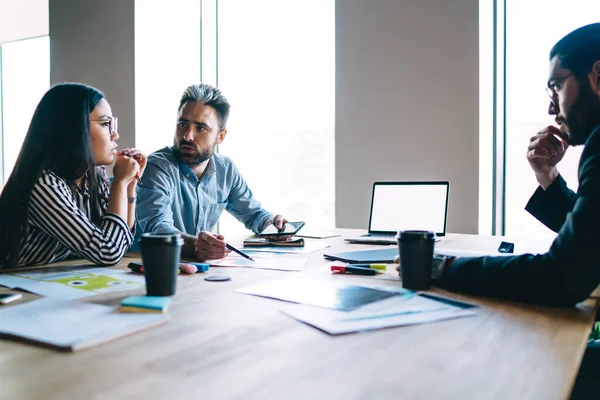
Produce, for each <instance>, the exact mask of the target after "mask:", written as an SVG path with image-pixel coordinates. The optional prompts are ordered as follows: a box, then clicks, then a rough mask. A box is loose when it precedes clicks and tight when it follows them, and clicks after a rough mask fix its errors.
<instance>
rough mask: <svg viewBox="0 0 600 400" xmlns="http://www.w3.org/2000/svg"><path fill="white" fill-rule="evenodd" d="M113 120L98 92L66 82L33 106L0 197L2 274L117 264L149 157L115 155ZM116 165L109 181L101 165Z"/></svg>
mask: <svg viewBox="0 0 600 400" xmlns="http://www.w3.org/2000/svg"><path fill="white" fill-rule="evenodd" d="M118 138H119V134H118V132H117V118H116V117H113V115H112V111H111V108H110V105H109V104H108V102H107V101H106V99H105V98H104V95H103V94H102V93H101V92H100V91H98V90H97V89H95V88H93V87H90V86H86V85H82V84H77V83H66V84H60V85H56V86H54V87H52V88H51V89H50V90H48V92H46V94H45V95H44V97H43V98H42V100H41V101H40V103H39V104H38V106H37V108H36V110H35V113H34V114H33V118H32V119H31V123H30V125H29V130H28V131H27V135H26V136H25V140H24V142H23V146H22V147H21V151H20V153H19V157H18V158H17V162H16V163H15V166H14V168H13V171H12V173H11V174H10V177H9V178H8V181H7V182H6V186H5V187H4V189H3V191H2V193H1V194H0V268H4V269H6V268H12V267H19V266H24V265H39V264H47V263H51V262H54V261H60V260H63V259H65V258H67V257H69V256H72V257H78V258H85V259H86V260H89V261H91V262H93V263H94V264H98V265H115V264H118V263H119V261H121V258H122V257H123V256H124V255H125V253H126V252H127V249H128V248H129V246H130V245H131V243H132V241H133V234H132V230H133V228H134V224H135V198H136V196H135V192H136V186H137V181H138V179H139V178H140V177H141V175H142V174H143V172H144V168H145V166H146V156H145V155H143V154H142V153H140V152H139V151H137V150H135V149H126V150H122V151H119V152H117V143H116V140H117V139H118ZM111 164H112V165H113V174H114V180H113V183H112V185H111V184H110V183H109V181H108V178H107V175H106V171H105V168H104V166H105V165H111Z"/></svg>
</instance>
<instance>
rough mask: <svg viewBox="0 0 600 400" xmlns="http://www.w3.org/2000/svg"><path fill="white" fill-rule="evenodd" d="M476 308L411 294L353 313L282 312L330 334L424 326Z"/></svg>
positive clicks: (293, 309) (286, 308)
mask: <svg viewBox="0 0 600 400" xmlns="http://www.w3.org/2000/svg"><path fill="white" fill-rule="evenodd" d="M476 309H477V308H476V307H475V306H472V305H470V304H466V303H461V302H457V301H453V300H448V299H442V298H438V299H435V297H434V296H429V295H427V294H423V295H421V294H416V293H413V294H412V295H411V296H406V295H405V294H404V295H400V294H399V295H396V296H393V297H390V298H387V299H384V300H379V301H376V302H374V303H370V304H367V305H365V306H362V307H360V308H358V309H355V310H353V311H338V310H330V309H324V308H319V307H313V306H307V305H300V304H298V305H286V306H284V307H282V308H281V309H280V310H281V312H282V313H284V314H286V315H288V316H290V317H292V318H294V319H297V320H299V321H302V322H305V323H307V324H309V325H312V326H314V327H315V328H318V329H321V330H323V331H325V332H327V333H329V334H330V335H340V334H344V333H351V332H359V331H368V330H373V329H381V328H388V327H392V326H403V325H415V324H424V323H430V322H436V321H442V320H447V319H452V318H461V317H468V316H472V315H475V310H476Z"/></svg>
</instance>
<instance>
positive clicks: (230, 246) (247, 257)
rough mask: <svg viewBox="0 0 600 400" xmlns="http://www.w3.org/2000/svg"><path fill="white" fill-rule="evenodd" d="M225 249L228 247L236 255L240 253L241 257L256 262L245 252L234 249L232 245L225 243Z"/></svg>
mask: <svg viewBox="0 0 600 400" xmlns="http://www.w3.org/2000/svg"><path fill="white" fill-rule="evenodd" d="M225 247H227V248H228V249H229V250H231V251H233V252H234V253H238V254H239V255H240V256H242V257H244V258H246V259H248V260H250V261H254V259H253V258H252V257H250V256H249V255H248V254H246V253H244V252H243V251H240V250H238V249H236V248H235V247H233V246H232V245H230V244H229V243H225Z"/></svg>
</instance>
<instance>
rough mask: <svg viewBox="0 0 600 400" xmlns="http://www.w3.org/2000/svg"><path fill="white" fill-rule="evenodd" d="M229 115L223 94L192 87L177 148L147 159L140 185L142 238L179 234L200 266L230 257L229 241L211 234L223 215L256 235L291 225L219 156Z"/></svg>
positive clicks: (185, 250) (185, 252) (180, 111)
mask: <svg viewBox="0 0 600 400" xmlns="http://www.w3.org/2000/svg"><path fill="white" fill-rule="evenodd" d="M229 109H230V105H229V102H228V101H227V99H226V98H225V97H224V96H223V94H222V93H221V91H220V90H219V89H217V88H215V87H213V86H210V85H207V84H205V83H200V84H196V85H192V86H190V87H188V88H187V89H186V90H185V92H184V93H183V96H182V97H181V100H180V102H179V109H178V113H177V127H176V129H175V140H174V143H173V146H172V147H165V148H163V149H161V150H158V151H156V152H154V153H152V154H151V155H150V156H149V157H148V163H147V166H146V171H145V173H144V177H143V180H142V181H141V182H140V183H139V185H138V202H137V209H136V211H137V219H138V224H139V228H140V233H141V232H151V233H173V232H179V233H181V235H182V237H183V239H184V246H183V249H182V254H183V255H184V256H188V257H196V258H198V259H200V260H211V259H218V258H223V257H225V256H226V255H227V254H228V253H229V250H228V249H227V248H226V247H225V245H226V244H225V240H224V239H225V238H224V237H223V236H222V235H213V234H212V233H210V231H212V229H213V228H214V226H215V225H216V223H217V221H218V220H219V217H220V216H221V213H222V212H223V210H227V211H228V212H229V213H230V214H232V215H233V216H234V217H235V218H236V219H237V220H238V221H240V222H242V223H243V224H244V225H245V226H246V228H248V229H250V230H252V231H253V232H254V233H259V232H260V231H262V230H264V229H265V228H266V227H267V226H269V225H270V224H273V225H275V227H276V228H277V229H281V228H282V227H283V224H285V223H286V222H287V220H286V219H285V218H283V217H282V216H281V215H275V214H273V213H270V212H268V211H266V210H265V209H263V208H262V207H261V206H260V204H259V203H258V201H256V199H255V198H254V196H253V195H252V192H251V191H250V188H248V185H247V184H246V182H245V181H244V178H242V175H241V174H240V172H239V171H238V169H237V168H236V166H235V165H234V164H233V162H232V161H231V160H230V159H229V158H228V157H225V156H223V155H221V154H215V149H216V147H217V145H218V144H221V143H222V142H223V140H224V139H225V136H226V135H227V129H226V124H227V118H228V116H229Z"/></svg>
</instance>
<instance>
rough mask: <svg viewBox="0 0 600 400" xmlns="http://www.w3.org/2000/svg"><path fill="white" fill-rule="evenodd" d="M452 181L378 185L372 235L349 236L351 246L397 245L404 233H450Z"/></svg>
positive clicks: (347, 239) (441, 234)
mask: <svg viewBox="0 0 600 400" xmlns="http://www.w3.org/2000/svg"><path fill="white" fill-rule="evenodd" d="M449 191H450V184H449V182H375V183H374V184H373V194H372V197H371V213H370V215H369V233H367V234H366V235H361V236H356V237H348V238H345V239H344V240H346V241H348V242H350V243H365V244H395V243H396V234H397V233H398V231H400V230H410V229H415V230H426V231H433V232H435V233H436V235H437V236H444V235H445V234H446V218H447V216H448V194H449Z"/></svg>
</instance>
